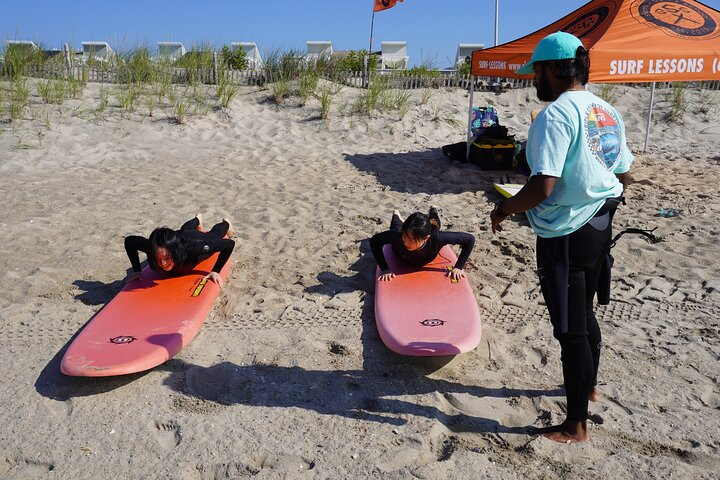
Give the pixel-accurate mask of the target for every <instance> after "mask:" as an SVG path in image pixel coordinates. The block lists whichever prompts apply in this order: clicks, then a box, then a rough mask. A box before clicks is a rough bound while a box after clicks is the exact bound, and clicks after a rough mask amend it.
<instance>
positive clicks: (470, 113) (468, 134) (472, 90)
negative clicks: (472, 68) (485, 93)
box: [465, 75, 475, 162]
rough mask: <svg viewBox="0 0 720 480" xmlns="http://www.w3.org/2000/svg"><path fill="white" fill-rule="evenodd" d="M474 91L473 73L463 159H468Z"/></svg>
mask: <svg viewBox="0 0 720 480" xmlns="http://www.w3.org/2000/svg"><path fill="white" fill-rule="evenodd" d="M474 93H475V75H470V104H469V105H468V128H467V148H466V149H465V161H468V162H469V161H470V144H471V143H472V113H473V94H474Z"/></svg>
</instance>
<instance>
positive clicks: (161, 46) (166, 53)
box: [157, 42, 187, 61]
mask: <svg viewBox="0 0 720 480" xmlns="http://www.w3.org/2000/svg"><path fill="white" fill-rule="evenodd" d="M157 49H158V57H159V58H161V59H167V60H172V61H175V60H178V59H180V58H182V57H183V55H185V54H186V53H187V49H186V48H185V45H183V44H182V43H181V42H157Z"/></svg>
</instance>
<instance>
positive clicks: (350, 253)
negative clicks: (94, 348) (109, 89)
mask: <svg viewBox="0 0 720 480" xmlns="http://www.w3.org/2000/svg"><path fill="white" fill-rule="evenodd" d="M591 89H592V90H594V91H596V92H598V91H599V90H600V87H599V86H591ZM666 90H667V89H666ZM356 92H357V91H356V90H355V91H354V90H353V89H350V88H347V87H346V88H345V89H343V91H341V92H340V93H339V94H338V96H337V98H336V99H335V101H334V104H333V106H332V109H331V114H330V117H329V120H328V122H323V121H322V120H321V119H320V118H319V111H320V106H319V102H318V100H317V99H315V98H310V100H309V101H308V103H307V104H306V105H305V106H302V107H301V106H299V105H297V101H296V99H293V98H290V99H289V100H287V101H286V102H285V103H284V104H283V105H281V106H278V105H276V104H275V103H273V102H272V101H270V100H269V97H270V93H269V92H268V90H262V89H259V88H250V87H244V88H243V89H242V90H241V91H240V92H239V94H238V96H237V97H236V98H235V99H234V100H233V101H232V102H231V104H230V106H229V107H228V108H227V109H212V110H211V111H210V112H209V113H208V114H207V115H204V116H190V117H189V118H188V121H187V122H186V123H185V124H183V125H180V124H177V123H176V122H174V121H172V120H171V119H169V118H168V117H169V114H168V113H167V112H166V111H164V110H163V108H162V106H158V107H157V108H156V111H155V112H154V114H153V116H149V115H148V113H149V112H148V111H147V108H146V107H144V106H141V107H139V108H138V110H137V111H136V112H132V113H127V112H122V111H121V110H120V108H119V107H118V105H117V102H116V100H115V99H114V98H112V97H111V98H110V101H109V106H108V107H107V109H106V110H105V111H104V112H102V113H98V107H97V105H98V101H99V100H98V99H99V97H100V87H99V85H98V84H92V83H91V84H88V86H87V87H86V88H85V90H84V91H83V93H82V95H81V97H80V98H78V99H73V100H69V101H67V102H65V103H64V104H63V105H61V106H46V105H43V104H42V103H41V101H40V99H39V98H38V97H37V96H36V95H35V96H32V94H31V99H30V102H31V108H29V109H28V113H26V114H25V115H24V118H23V119H21V120H17V121H12V122H10V121H5V122H3V123H0V150H1V151H2V152H4V153H3V155H2V160H1V161H0V177H1V178H2V181H1V182H0V202H2V204H3V205H4V208H5V213H4V215H3V218H2V229H0V252H1V254H2V255H1V256H0V267H1V270H2V271H3V272H4V274H3V275H2V279H0V292H2V295H0V378H2V380H0V382H1V385H2V388H1V389H0V477H1V478H8V479H43V478H56V479H99V478H128V479H144V478H163V479H164V478H167V479H178V480H201V479H203V480H205V479H233V478H244V477H255V478H289V479H294V478H300V479H303V478H317V479H357V478H389V479H410V478H419V479H464V478H489V479H513V478H530V479H545V478H547V479H551V478H552V479H555V478H581V479H591V478H592V479H596V478H607V479H636V478H657V479H661V478H662V479H672V478H682V479H688V478H692V479H705V478H706V479H710V478H718V475H719V473H718V472H720V391H719V387H718V377H719V374H718V372H719V371H720V370H719V369H718V365H719V363H718V360H720V336H719V333H720V275H719V272H720V268H719V266H718V265H720V262H719V260H718V259H720V225H719V224H718V218H719V217H720V196H719V195H718V185H720V121H719V120H718V118H720V92H707V91H706V92H704V93H702V92H701V91H699V90H697V89H689V90H688V92H687V102H688V103H687V105H688V108H687V111H686V112H685V114H684V116H683V118H682V120H681V121H679V122H671V121H668V120H667V118H666V116H667V112H668V110H669V108H670V107H669V105H670V101H669V100H668V98H669V95H668V94H667V91H665V92H663V90H661V91H660V92H658V96H657V104H656V113H655V115H654V117H653V122H652V130H651V136H650V146H649V148H648V151H647V152H645V153H643V152H642V147H643V143H644V135H645V123H646V114H647V105H648V99H649V95H650V94H649V90H648V89H645V88H640V87H624V86H618V87H617V91H616V92H615V94H616V95H617V99H616V101H615V102H614V105H615V106H616V107H617V108H618V110H619V111H620V112H621V113H622V115H623V118H624V121H625V124H626V127H627V133H628V139H629V143H630V147H631V149H632V151H633V153H634V154H635V155H636V159H635V164H634V166H633V174H634V176H635V179H636V182H637V183H635V184H634V185H633V186H632V187H631V188H630V190H629V192H628V195H627V205H625V206H621V208H620V210H619V212H618V214H617V216H616V218H615V224H614V228H615V230H616V231H620V230H622V229H624V228H629V227H633V228H642V229H654V228H655V229H656V230H655V231H654V233H655V235H657V236H658V237H660V238H661V239H662V241H661V242H660V243H655V244H651V243H649V242H648V241H647V240H646V239H644V238H643V237H641V236H637V235H625V236H624V237H623V238H622V239H621V240H619V242H618V243H617V245H616V247H615V248H614V249H613V251H612V253H613V256H614V257H615V268H614V270H613V273H614V279H613V288H612V302H611V303H610V305H608V306H607V307H598V309H597V313H598V316H599V319H600V324H601V329H602V331H603V337H604V338H603V340H604V351H603V356H602V359H601V365H600V375H599V377H600V386H599V388H600V391H601V393H602V400H601V401H600V402H597V403H593V404H591V407H590V412H591V416H590V420H591V422H590V436H591V438H592V441H591V442H589V443H584V444H575V445H558V444H555V443H553V442H551V441H548V440H546V439H544V438H539V437H535V436H531V435H528V434H527V427H529V426H535V427H541V426H545V425H549V424H551V423H558V422H559V421H562V420H563V419H564V418H565V410H564V409H565V398H564V392H563V389H562V373H561V364H560V358H559V357H560V348H559V346H558V344H557V342H556V340H555V339H554V338H553V337H552V328H551V326H550V323H549V318H548V316H547V312H546V309H545V306H544V305H543V304H542V295H541V293H540V289H539V285H538V281H537V277H536V274H535V237H534V234H533V232H532V230H531V229H530V227H529V224H528V222H527V220H526V219H525V218H524V217H522V216H517V217H514V218H513V219H512V220H511V221H509V222H506V226H505V230H504V231H503V232H502V233H501V234H499V235H496V236H495V235H493V234H492V232H491V231H490V223H489V212H490V210H491V209H492V207H493V204H494V202H496V201H498V200H499V197H498V195H497V194H496V193H495V192H494V190H493V188H492V183H493V182H496V181H499V180H501V181H508V180H509V181H511V182H519V181H522V180H523V177H522V176H521V175H519V174H517V173H514V172H486V171H482V170H480V169H479V168H478V167H477V166H475V165H472V164H461V163H458V162H454V161H451V160H449V159H447V158H446V157H444V156H443V154H442V152H441V150H440V147H441V146H442V145H445V144H449V143H454V142H459V141H462V140H463V139H464V130H465V124H466V121H467V104H468V96H467V92H466V91H464V90H462V89H447V90H445V89H441V90H434V91H432V92H431V93H432V94H431V95H428V96H429V99H428V98H425V97H424V96H423V95H422V94H421V93H422V92H421V91H419V90H418V91H415V92H414V93H413V96H412V98H411V100H410V108H409V110H408V113H407V114H406V115H404V116H403V118H399V115H398V113H397V112H387V113H377V114H373V115H372V116H371V117H369V118H368V117H357V116H354V117H353V116H350V115H347V114H346V113H344V111H346V108H345V107H347V105H348V104H350V102H351V101H352V97H353V95H356V94H357V93H356ZM708 93H709V95H710V96H709V97H708V96H707V95H708ZM475 104H476V105H493V106H495V107H496V108H497V110H498V112H499V114H500V119H501V123H502V124H504V125H506V126H507V127H508V128H509V130H510V133H512V134H515V135H516V138H517V139H518V140H522V139H525V138H526V137H527V129H528V126H529V123H530V112H531V111H532V110H533V109H536V108H539V107H541V106H542V104H541V103H540V102H539V101H538V100H537V98H536V96H535V90H534V89H532V88H528V89H518V90H510V91H506V92H504V93H502V94H495V93H492V92H481V93H476V95H475ZM430 204H435V205H437V206H438V207H439V208H440V215H441V217H442V219H443V222H444V227H443V228H447V229H451V230H461V231H467V232H470V233H473V234H474V235H475V236H476V239H477V242H476V245H475V250H474V251H473V254H472V256H471V257H470V261H469V262H468V264H467V267H466V272H467V276H468V281H470V282H471V284H472V286H473V289H474V292H475V297H476V299H477V302H478V305H479V306H480V310H481V314H482V318H483V338H482V341H481V344H480V346H479V347H478V348H477V349H475V350H474V351H472V352H470V353H466V354H462V355H459V356H457V357H454V358H442V359H417V358H415V359H414V358H407V357H401V356H398V355H395V354H393V353H392V352H390V351H389V350H388V349H387V348H386V347H385V346H384V345H383V344H382V342H381V340H380V338H379V336H378V333H377V329H376V327H375V323H374V322H375V320H374V313H373V296H374V288H375V287H374V272H375V262H374V260H373V258H372V254H371V253H370V248H369V244H368V238H369V237H370V236H372V235H373V234H374V233H376V232H378V231H380V230H382V229H384V228H386V226H387V224H388V222H389V220H390V215H391V212H392V210H393V209H394V208H398V209H399V210H400V211H401V212H402V213H403V214H405V215H407V214H408V213H411V212H412V211H415V210H422V211H425V210H426V209H427V208H428V207H429V205H430ZM663 209H675V210H677V212H678V213H677V215H675V216H671V217H665V216H661V215H659V213H658V212H660V211H661V210H663ZM196 213H202V214H203V215H204V216H205V219H206V221H207V223H208V224H212V223H213V222H215V221H219V220H220V219H221V218H222V217H224V216H227V217H230V218H231V219H233V220H234V223H235V225H236V229H237V239H236V240H237V246H236V248H235V252H234V254H233V257H232V270H231V273H230V279H229V281H228V283H227V285H226V286H225V288H224V289H223V291H222V293H221V296H220V298H219V299H218V301H217V302H216V304H215V307H214V309H213V311H212V313H211V314H210V316H209V318H208V319H207V321H206V323H205V325H204V326H203V328H202V330H201V331H200V333H199V335H198V336H197V337H196V338H195V340H194V341H193V342H192V343H191V344H190V345H189V346H187V347H186V348H185V349H184V350H182V351H181V352H180V353H179V354H178V355H177V356H176V357H175V358H173V359H172V360H170V361H168V362H167V363H165V364H164V365H162V366H159V367H157V368H155V369H153V370H151V371H148V372H145V373H143V374H137V375H130V376H126V377H117V378H88V379H83V378H70V377H65V376H63V375H62V374H61V373H60V370H59V363H60V359H61V358H62V355H63V352H64V350H65V349H66V348H67V345H68V343H69V341H70V340H71V338H72V337H73V336H74V335H75V334H76V333H77V332H78V331H79V330H80V329H81V328H82V327H83V325H84V324H85V323H86V322H87V321H88V320H89V319H90V318H92V316H93V315H94V314H95V313H96V312H98V311H99V310H100V309H101V308H102V307H103V305H105V304H106V303H107V302H108V301H109V300H111V299H112V298H113V296H114V295H115V294H116V293H117V292H118V291H119V290H120V289H121V288H122V280H123V279H124V278H125V276H126V274H127V272H128V269H129V268H130V264H129V262H128V259H127V256H126V254H125V251H124V249H123V238H124V237H125V236H126V235H131V234H141V235H148V234H149V233H150V232H151V231H152V229H153V228H155V227H156V226H162V225H167V226H169V227H173V228H177V227H179V226H180V224H182V223H183V222H184V221H185V220H187V219H188V218H191V217H192V216H194V215H195V214H196Z"/></svg>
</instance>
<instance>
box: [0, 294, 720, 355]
mask: <svg viewBox="0 0 720 480" xmlns="http://www.w3.org/2000/svg"><path fill="white" fill-rule="evenodd" d="M48 308H52V306H48ZM595 313H596V315H597V317H598V320H599V321H600V323H601V327H602V325H603V323H606V324H609V325H611V326H618V327H621V326H623V325H632V324H633V322H634V321H639V320H647V319H648V318H651V317H661V318H662V317H665V318H667V317H669V316H677V315H682V316H685V317H687V318H688V319H689V318H691V317H693V316H695V317H704V316H711V317H713V318H718V317H720V306H714V305H700V304H691V303H681V304H669V303H662V304H659V303H655V302H647V303H645V304H635V303H625V302H611V303H610V305H608V306H598V307H596V309H595ZM480 315H481V318H482V319H483V322H484V323H487V324H496V325H498V328H499V329H501V330H504V331H506V332H507V333H509V334H512V333H513V332H516V331H518V330H521V329H522V328H525V327H527V325H528V324H530V323H536V322H546V323H547V324H548V327H549V322H550V318H549V316H548V313H547V308H546V307H545V306H544V305H533V306H531V307H529V308H520V307H517V306H510V305H505V306H503V307H502V308H500V309H499V310H497V311H491V310H487V309H483V308H480ZM6 320H7V319H4V320H3V321H2V322H0V345H3V344H14V345H35V344H37V343H38V342H42V343H43V344H56V345H57V344H59V343H62V342H66V341H67V339H68V338H70V337H72V336H73V335H74V334H75V333H76V332H77V331H78V330H79V329H80V327H82V323H73V322H65V323H62V324H59V325H58V324H52V325H50V324H47V323H46V322H43V321H42V316H35V320H34V321H31V322H27V321H22V322H19V323H16V324H12V323H10V322H7V321H6ZM374 323H375V314H374V312H373V309H372V304H370V305H369V307H368V306H366V307H365V308H364V309H360V308H323V307H322V306H319V307H318V308H317V309H316V310H313V311H312V312H303V311H300V310H296V309H294V308H292V307H289V308H288V309H286V310H285V311H284V312H283V313H282V314H281V315H280V316H279V317H278V318H275V319H273V318H269V317H267V316H265V315H264V314H263V313H258V312H252V313H248V314H241V313H236V314H232V315H230V316H228V317H221V316H215V315H214V313H211V314H210V316H209V317H208V319H207V320H206V321H205V324H204V325H203V327H202V329H201V331H209V332H213V331H248V330H262V329H267V328H293V327H303V328H313V327H317V328H353V327H357V326H360V325H362V324H374Z"/></svg>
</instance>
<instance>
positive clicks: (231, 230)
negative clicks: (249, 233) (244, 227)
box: [223, 217, 235, 238]
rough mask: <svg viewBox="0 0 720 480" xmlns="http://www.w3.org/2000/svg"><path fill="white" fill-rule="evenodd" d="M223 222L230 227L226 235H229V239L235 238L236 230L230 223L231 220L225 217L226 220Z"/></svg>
mask: <svg viewBox="0 0 720 480" xmlns="http://www.w3.org/2000/svg"><path fill="white" fill-rule="evenodd" d="M223 222H225V223H227V224H228V225H229V227H228V230H227V233H226V234H225V235H227V237H228V238H232V237H234V236H235V229H234V228H233V226H232V223H230V219H229V218H227V217H225V218H223Z"/></svg>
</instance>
